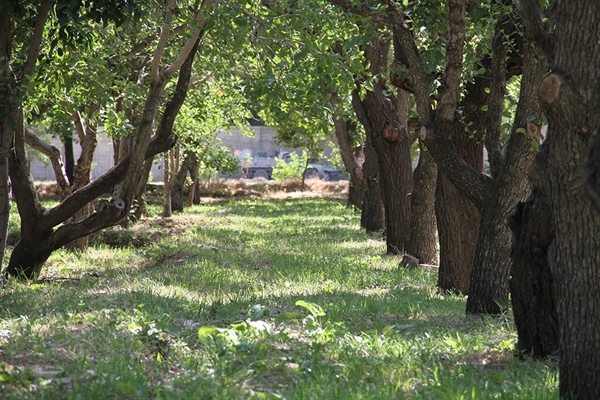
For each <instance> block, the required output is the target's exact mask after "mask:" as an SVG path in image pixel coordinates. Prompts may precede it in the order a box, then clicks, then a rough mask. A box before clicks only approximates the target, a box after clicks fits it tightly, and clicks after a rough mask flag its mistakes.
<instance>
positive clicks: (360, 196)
mask: <svg viewBox="0 0 600 400" xmlns="http://www.w3.org/2000/svg"><path fill="white" fill-rule="evenodd" d="M329 103H330V104H331V107H332V108H333V125H334V127H335V129H334V132H335V137H336V139H337V142H338V146H339V148H340V154H341V156H342V162H343V163H344V166H345V167H346V170H347V171H348V174H349V175H350V188H349V190H348V204H349V205H351V206H354V207H356V208H359V209H362V205H363V200H364V195H365V181H364V174H363V170H362V164H363V162H364V152H363V147H362V144H360V145H359V146H358V147H355V146H354V145H353V144H352V138H351V137H350V134H351V133H352V132H353V131H354V130H355V127H353V126H352V124H351V123H350V122H349V121H344V120H342V119H341V118H340V115H339V107H340V99H339V96H338V94H337V92H332V93H331V98H330V99H329Z"/></svg>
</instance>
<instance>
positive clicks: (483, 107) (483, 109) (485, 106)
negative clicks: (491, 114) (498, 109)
mask: <svg viewBox="0 0 600 400" xmlns="http://www.w3.org/2000/svg"><path fill="white" fill-rule="evenodd" d="M488 108H489V107H488V105H487V104H486V105H484V106H481V111H487V110H488Z"/></svg>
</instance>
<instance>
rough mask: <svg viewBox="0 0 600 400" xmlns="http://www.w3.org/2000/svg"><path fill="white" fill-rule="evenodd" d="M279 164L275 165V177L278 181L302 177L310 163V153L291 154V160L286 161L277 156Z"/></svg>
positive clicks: (276, 160)
mask: <svg viewBox="0 0 600 400" xmlns="http://www.w3.org/2000/svg"><path fill="white" fill-rule="evenodd" d="M275 162H276V163H277V165H275V167H273V175H272V176H273V179H274V180H275V181H276V182H277V183H282V182H283V181H285V180H290V179H295V178H301V177H302V174H303V173H304V170H305V169H306V165H307V164H308V153H306V152H302V155H301V156H299V155H298V154H297V153H291V154H290V161H289V162H285V160H283V159H281V158H276V159H275Z"/></svg>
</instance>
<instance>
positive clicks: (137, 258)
mask: <svg viewBox="0 0 600 400" xmlns="http://www.w3.org/2000/svg"><path fill="white" fill-rule="evenodd" d="M92 242H93V245H92V246H91V247H90V248H89V250H87V251H85V252H81V253H72V252H67V251H63V250H61V251H58V252H56V253H54V254H53V255H52V256H51V258H50V260H49V261H48V263H47V267H46V268H45V270H44V276H42V277H41V278H42V280H41V281H40V282H35V283H31V284H23V283H17V282H10V283H9V284H8V285H7V286H6V287H4V288H3V289H1V290H2V292H1V293H0V308H1V311H0V385H1V386H0V397H1V398H7V399H13V398H14V399H22V398H39V399H115V398H117V399H138V398H140V399H155V398H156V399H158V398H170V399H244V398H256V399H265V398H267V399H269V398H285V399H303V400H304V399H394V398H398V399H403V398H408V399H487V398H499V399H528V398H531V399H557V398H558V372H557V368H556V365H555V363H554V362H546V363H539V362H533V361H530V360H526V361H520V360H518V358H516V357H515V356H514V345H515V341H516V333H515V330H514V326H513V323H512V317H511V316H510V315H506V316H504V317H501V318H486V317H466V316H464V308H465V299H464V298H462V297H458V296H454V295H450V294H440V293H438V291H437V290H436V289H435V283H436V274H435V272H434V271H432V270H423V269H404V268H398V264H399V259H398V258H396V257H391V256H386V255H384V252H385V245H384V243H383V242H382V241H381V240H379V239H378V238H373V237H371V238H369V237H367V236H366V235H365V234H364V233H363V232H362V231H361V230H360V229H359V215H357V214H355V213H354V212H353V211H350V210H349V209H347V208H346V207H345V204H344V203H343V202H338V201H326V200H285V201H284V200H279V201H276V200H270V201H269V200H244V201H235V202H224V203H215V204H206V205H201V206H196V207H194V208H192V209H191V210H189V211H188V212H186V213H185V214H183V215H178V216H176V217H174V218H173V219H171V220H161V219H159V218H156V219H152V220H151V221H145V222H143V223H141V224H139V225H137V226H135V227H134V228H133V230H132V231H131V232H127V231H123V230H121V229H118V228H113V229H111V230H109V231H107V232H105V233H103V234H101V235H99V236H97V237H96V238H94V239H93V241H92ZM107 243H108V244H110V246H109V245H108V244H107ZM299 300H302V301H304V302H306V304H305V305H304V306H299V305H296V303H297V302H298V301H299ZM300 304H303V303H300ZM320 308H322V310H323V313H324V314H325V315H322V314H323V313H321V312H320ZM311 311H312V313H311ZM313 314H314V315H313ZM257 321H258V322H257ZM260 321H262V322H260ZM199 332H200V334H199Z"/></svg>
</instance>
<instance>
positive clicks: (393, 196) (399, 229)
mask: <svg viewBox="0 0 600 400" xmlns="http://www.w3.org/2000/svg"><path fill="white" fill-rule="evenodd" d="M388 51H389V44H385V43H384V42H382V41H380V40H379V39H373V40H372V41H371V45H369V46H367V47H366V48H365V57H366V59H367V60H369V61H370V63H371V66H370V68H371V72H372V73H373V75H377V74H379V73H381V71H383V69H384V68H385V65H386V61H387V53H388ZM383 89H384V88H383V84H382V82H376V83H374V85H373V90H372V91H367V93H366V94H365V97H364V99H363V100H362V101H361V103H362V106H363V108H364V110H365V114H366V116H367V118H368V120H369V124H370V126H371V130H370V134H371V137H370V139H371V143H372V144H373V148H374V149H375V151H376V152H377V156H378V160H379V174H380V177H381V193H382V199H383V204H384V208H385V233H386V247H387V252H388V253H389V254H402V253H404V252H405V251H406V248H407V245H408V243H409V240H410V218H411V208H410V206H411V203H410V202H411V199H410V194H411V192H412V186H413V182H412V166H411V158H410V141H409V137H408V132H407V130H406V128H405V127H404V126H403V124H402V123H401V121H400V120H399V117H398V115H397V109H396V108H395V107H394V105H393V104H392V102H391V101H390V100H389V99H388V98H387V97H386V96H385V94H384V92H383Z"/></svg>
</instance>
